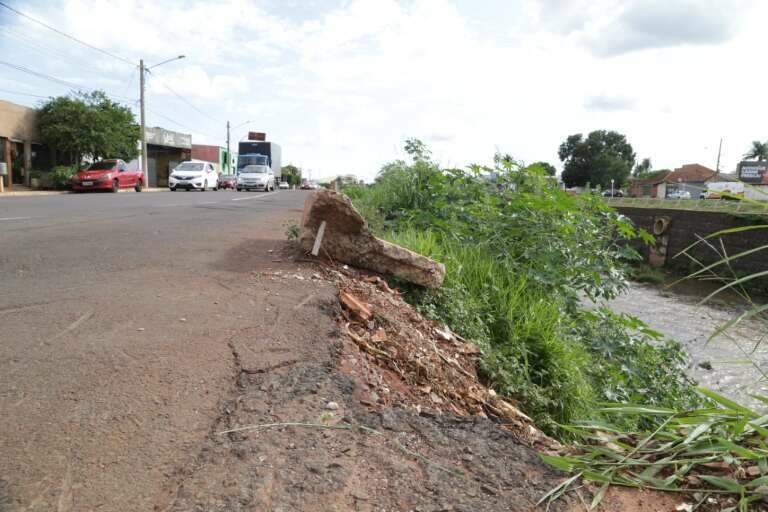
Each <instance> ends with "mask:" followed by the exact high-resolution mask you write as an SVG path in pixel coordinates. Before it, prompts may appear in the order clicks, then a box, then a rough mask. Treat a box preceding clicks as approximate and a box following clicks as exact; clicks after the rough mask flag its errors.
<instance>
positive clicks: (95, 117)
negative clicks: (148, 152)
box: [38, 91, 140, 163]
mask: <svg viewBox="0 0 768 512" xmlns="http://www.w3.org/2000/svg"><path fill="white" fill-rule="evenodd" d="M38 124H39V127H40V138H41V139H42V141H43V142H44V143H45V144H47V145H49V146H50V147H52V148H54V149H56V150H57V151H60V152H62V153H64V154H67V155H69V156H70V158H71V159H72V160H73V161H75V162H76V163H80V162H81V160H82V159H83V158H84V157H88V158H91V159H93V160H98V159H101V158H122V159H124V160H131V159H133V158H136V156H138V154H139V150H138V147H137V146H138V144H137V142H138V140H139V137H140V134H139V127H138V125H137V124H136V121H135V119H134V117H133V112H131V110H130V109H129V108H128V107H124V106H122V105H120V104H118V103H115V102H114V101H112V100H111V99H109V98H108V97H107V95H106V94H105V93H104V92H102V91H93V92H90V93H84V92H78V93H74V94H71V95H69V96H59V97H57V98H52V99H51V100H49V101H48V102H46V103H45V104H44V105H43V106H42V107H41V108H40V112H39V116H38Z"/></svg>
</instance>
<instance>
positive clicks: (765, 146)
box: [744, 140, 768, 162]
mask: <svg viewBox="0 0 768 512" xmlns="http://www.w3.org/2000/svg"><path fill="white" fill-rule="evenodd" d="M744 158H746V159H749V160H752V159H754V160H759V161H761V162H762V161H763V160H768V142H760V141H759V140H753V141H752V147H751V148H749V151H748V152H747V154H746V155H744Z"/></svg>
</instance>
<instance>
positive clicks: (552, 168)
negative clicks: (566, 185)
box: [527, 162, 557, 176]
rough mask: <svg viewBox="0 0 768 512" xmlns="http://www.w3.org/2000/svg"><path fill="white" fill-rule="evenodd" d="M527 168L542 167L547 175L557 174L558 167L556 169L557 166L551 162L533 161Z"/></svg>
mask: <svg viewBox="0 0 768 512" xmlns="http://www.w3.org/2000/svg"><path fill="white" fill-rule="evenodd" d="M527 169H541V170H543V171H544V173H546V175H547V176H554V175H555V174H557V169H555V166H554V165H552V164H550V163H549V162H533V163H532V164H531V165H529V166H528V167H527Z"/></svg>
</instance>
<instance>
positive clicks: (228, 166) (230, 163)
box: [227, 120, 253, 174]
mask: <svg viewBox="0 0 768 512" xmlns="http://www.w3.org/2000/svg"><path fill="white" fill-rule="evenodd" d="M252 122H253V121H250V120H248V121H246V122H244V123H240V124H239V125H237V126H234V127H233V128H235V129H237V128H240V127H241V126H245V125H247V124H248V123H252ZM231 165H232V154H231V153H230V152H229V121H227V170H228V171H229V174H232V172H231V171H232V168H231Z"/></svg>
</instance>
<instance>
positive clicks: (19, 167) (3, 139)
mask: <svg viewBox="0 0 768 512" xmlns="http://www.w3.org/2000/svg"><path fill="white" fill-rule="evenodd" d="M50 156H51V155H50V151H49V150H48V149H47V148H46V147H45V146H43V144H41V143H40V140H39V135H38V130H37V110H35V109H33V108H29V107H25V106H22V105H17V104H15V103H10V102H8V101H2V100H0V161H2V162H5V163H6V165H7V168H8V175H7V176H4V177H3V183H4V185H5V187H6V188H7V189H8V190H12V189H13V185H14V184H17V185H22V184H24V185H28V184H29V179H30V173H31V172H32V170H33V169H39V170H47V168H48V167H49V166H50Z"/></svg>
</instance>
